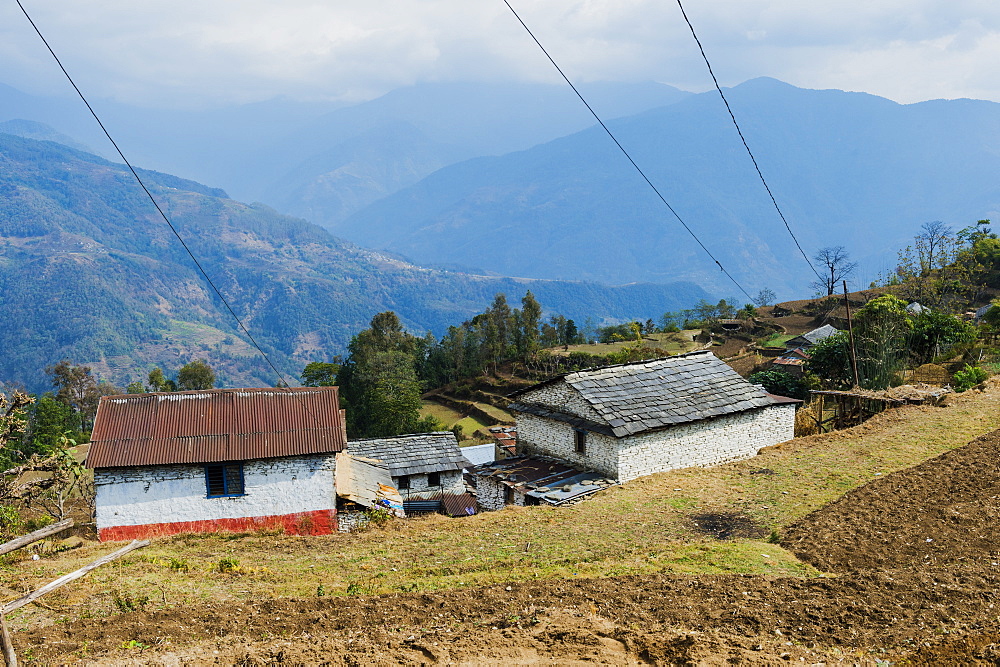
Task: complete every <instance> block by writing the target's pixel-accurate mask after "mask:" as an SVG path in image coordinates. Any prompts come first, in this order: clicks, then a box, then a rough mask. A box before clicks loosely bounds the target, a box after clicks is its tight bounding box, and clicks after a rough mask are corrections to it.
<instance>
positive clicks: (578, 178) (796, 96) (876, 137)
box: [339, 79, 1000, 294]
mask: <svg viewBox="0 0 1000 667" xmlns="http://www.w3.org/2000/svg"><path fill="white" fill-rule="evenodd" d="M728 97H729V98H730V101H731V102H732V105H733V108H734V110H735V113H736V114H737V118H738V119H739V120H740V122H741V126H742V128H743V130H744V134H745V135H746V136H747V139H748V141H749V143H750V145H751V147H752V149H753V150H754V152H755V155H756V156H757V159H758V162H759V163H760V165H761V168H762V169H763V171H764V173H765V176H766V177H767V179H768V182H769V184H770V186H771V188H772V190H773V191H774V193H775V196H776V197H777V199H778V202H779V204H780V205H781V206H782V209H783V211H784V213H785V215H786V217H787V219H788V220H789V222H790V224H791V225H792V227H793V230H794V231H795V232H796V234H797V235H798V237H799V239H800V241H801V242H802V244H803V246H804V247H805V248H806V250H807V252H810V253H811V252H813V251H815V249H817V248H819V247H822V246H827V245H845V246H847V247H848V249H849V250H850V251H851V252H852V254H853V255H854V256H855V257H856V258H858V259H862V260H863V262H864V263H867V264H877V263H878V262H880V261H882V262H885V263H886V264H887V265H888V263H889V262H890V261H891V260H892V259H893V258H894V254H895V250H896V249H897V248H899V247H901V246H902V245H905V244H906V243H907V242H908V240H909V239H910V238H911V237H912V235H913V234H914V233H915V232H916V231H917V230H918V228H919V226H920V224H921V223H923V222H926V221H929V220H943V221H945V222H947V223H949V224H954V225H956V226H965V225H966V224H970V223H972V222H974V221H975V220H976V219H979V218H983V217H990V216H991V215H995V214H996V212H997V211H1000V190H998V188H997V187H996V185H995V181H994V176H993V174H995V173H996V172H997V169H998V168H1000V151H998V150H997V147H998V146H1000V105H998V104H995V103H991V102H981V101H974V100H953V101H942V100H938V101H931V102H924V103H919V104H911V105H900V104H896V103H895V102H892V101H890V100H886V99H883V98H879V97H875V96H872V95H867V94H860V93H845V92H842V91H816V90H804V89H799V88H795V87H793V86H789V85H787V84H783V83H781V82H778V81H775V80H773V79H757V80H754V81H750V82H747V83H745V84H742V85H740V86H737V87H736V88H733V89H732V90H730V91H729V92H728ZM610 125H611V127H612V128H613V129H614V131H615V132H616V134H617V136H618V137H619V139H620V140H621V141H622V143H623V145H625V147H626V148H627V149H628V150H629V151H630V152H631V154H632V155H633V157H634V158H635V159H636V161H637V162H638V163H639V164H640V165H641V166H642V167H643V169H644V170H645V171H646V173H647V174H648V175H649V176H650V177H651V178H652V180H653V182H654V183H656V184H657V186H658V187H659V189H660V190H661V192H662V193H663V194H664V196H665V197H666V199H667V200H668V201H669V202H670V203H671V205H672V206H673V207H674V209H675V210H677V212H678V213H679V214H680V215H681V217H682V218H683V219H684V220H685V222H687V223H688V224H689V225H690V226H691V228H692V229H694V231H695V232H696V233H697V234H698V235H699V237H700V238H701V239H702V241H703V242H705V244H706V245H707V246H708V247H709V249H710V250H712V252H713V254H715V255H716V256H717V257H719V259H720V260H721V261H722V262H723V264H724V265H725V266H726V267H727V269H728V270H729V271H731V272H732V273H733V274H734V275H735V276H736V277H737V278H738V279H739V280H740V281H741V282H744V283H746V285H747V286H748V287H749V288H750V289H751V291H753V290H755V289H756V288H758V287H761V286H764V285H767V286H771V287H773V288H775V289H778V290H779V292H782V293H786V294H787V293H789V292H793V291H800V290H801V289H802V288H803V287H804V286H805V285H806V284H807V283H808V282H809V281H810V279H811V276H812V274H811V273H810V272H809V269H808V267H807V265H806V264H805V262H804V261H803V260H802V258H801V256H799V253H798V251H797V250H796V249H795V247H794V245H793V244H792V241H791V239H790V238H789V236H788V234H787V232H786V230H785V228H784V226H783V224H782V222H781V220H780V219H779V218H778V215H777V213H776V212H775V210H774V208H773V205H772V204H771V201H770V199H769V198H768V196H767V193H766V192H765V190H764V189H763V187H762V185H761V183H760V181H759V179H758V177H757V174H756V172H755V171H754V170H753V165H752V164H751V162H750V160H749V158H748V156H747V155H746V153H745V151H744V148H743V146H742V144H741V142H740V139H739V137H738V135H737V134H736V131H735V129H734V127H733V125H732V121H731V119H730V118H729V116H728V114H727V113H726V111H725V109H724V107H722V105H721V101H720V100H719V98H718V94H717V93H714V92H710V93H704V94H701V95H694V96H690V97H687V98H685V99H683V100H680V101H678V102H676V103H675V104H672V105H670V106H667V107H663V108H659V109H654V110H651V111H647V112H644V113H641V114H638V115H635V116H631V117H628V118H621V119H618V120H616V121H613V122H612V123H611V124H610ZM339 230H340V233H341V234H343V235H344V236H345V237H347V238H350V239H351V240H352V241H355V242H358V243H363V244H365V245H370V246H373V247H379V248H386V249H388V250H391V251H394V252H398V253H401V254H403V255H405V256H406V257H408V258H410V259H411V260H413V261H417V262H421V263H429V264H436V263H441V264H447V263H461V255H462V253H463V251H464V250H465V249H466V248H467V247H476V246H479V247H483V246H488V247H509V248H511V249H514V250H516V251H514V252H510V253H504V254H500V255H499V256H498V258H497V261H496V262H495V263H494V265H493V268H494V269H495V270H497V271H499V272H502V273H505V274H514V275H526V276H537V277H546V278H553V279H560V278H567V277H570V276H572V277H574V278H578V279H579V278H582V279H590V280H598V281H602V282H612V283H613V282H622V281H625V280H647V281H653V282H662V281H667V280H674V279H686V280H694V281H698V282H700V283H702V284H704V285H705V286H706V287H707V288H709V289H716V290H731V289H733V288H732V285H731V283H727V281H726V280H725V278H724V277H722V276H721V274H720V272H719V271H718V269H717V267H715V265H714V264H713V263H712V262H711V260H710V259H709V258H708V257H707V256H706V255H705V254H704V253H703V252H702V251H701V250H700V249H699V248H698V247H697V245H696V244H695V243H694V241H693V240H692V239H691V238H690V237H689V236H688V235H687V233H686V232H685V231H684V230H683V228H682V227H681V226H680V225H679V224H678V223H677V221H676V220H675V219H673V217H672V216H671V214H670V213H669V211H667V210H666V209H665V207H663V205H662V203H661V202H660V201H659V200H658V199H657V198H656V196H655V194H653V193H652V191H651V190H650V189H649V187H648V186H647V185H646V184H645V183H644V182H642V180H641V178H640V177H639V176H638V174H636V173H635V172H634V170H632V168H631V166H630V165H629V164H628V163H627V161H626V160H625V158H624V157H623V156H622V155H621V154H620V153H618V152H617V149H616V148H615V147H614V145H613V144H612V143H610V141H609V139H608V138H607V137H606V136H605V135H603V132H602V131H601V130H600V128H590V129H587V130H584V131H581V132H579V133H576V134H574V135H571V136H568V137H563V138H559V139H555V140H553V141H550V142H548V143H546V144H542V145H540V146H536V147H533V148H531V149H529V150H525V151H522V152H518V153H511V154H508V155H504V156H501V157H480V158H476V159H473V160H469V161H466V162H462V163H458V164H455V165H451V166H449V167H445V168H443V169H441V170H440V171H438V172H435V173H434V174H432V175H430V176H428V177H427V178H425V179H423V180H422V181H420V182H419V183H416V184H414V185H413V186H411V187H409V188H406V189H404V190H401V191H400V192H398V193H396V194H394V195H390V196H389V197H386V198H384V199H382V200H380V201H378V202H375V203H373V204H372V205H370V206H369V207H367V208H366V209H364V210H363V211H361V212H359V213H358V214H356V215H355V216H352V218H350V219H349V220H347V221H346V222H345V223H343V224H342V225H341V226H340V227H339ZM598 248H599V252H595V250H596V249H598ZM665 260H668V261H665Z"/></svg>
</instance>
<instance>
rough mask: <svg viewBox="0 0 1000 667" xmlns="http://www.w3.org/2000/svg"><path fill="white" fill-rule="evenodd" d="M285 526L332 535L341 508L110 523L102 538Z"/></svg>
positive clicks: (301, 532) (296, 531) (288, 532)
mask: <svg viewBox="0 0 1000 667" xmlns="http://www.w3.org/2000/svg"><path fill="white" fill-rule="evenodd" d="M278 529H281V530H283V531H284V532H285V534H286V535H330V534H332V533H336V532H337V511H336V510H316V511H314V512H297V513H295V514H280V515H274V516H251V517H241V518H239V519H207V520H204V521H177V522H174V523H147V524H142V525H139V526H109V527H108V528H101V529H100V531H98V538H99V539H100V540H101V541H102V542H121V541H125V540H137V539H149V538H151V537H164V536H166V535H177V534H178V533H246V532H253V531H257V530H278Z"/></svg>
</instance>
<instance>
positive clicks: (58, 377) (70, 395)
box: [45, 359, 121, 431]
mask: <svg viewBox="0 0 1000 667" xmlns="http://www.w3.org/2000/svg"><path fill="white" fill-rule="evenodd" d="M45 373H46V374H47V375H48V376H49V377H50V378H51V379H52V386H53V387H54V388H55V389H56V394H55V396H56V399H57V400H59V401H61V402H62V403H64V404H66V405H68V406H70V407H71V408H73V409H74V410H76V411H77V412H79V413H80V415H81V421H82V428H83V430H84V431H90V428H91V426H92V425H93V423H94V416H95V415H96V414H97V404H98V403H99V402H100V400H101V397H102V396H110V395H112V394H120V393H121V390H120V389H118V388H117V387H115V386H114V385H112V384H110V383H107V382H99V381H98V380H97V378H96V377H94V375H93V374H92V372H91V368H90V366H77V365H75V364H74V363H73V362H71V361H69V360H68V359H63V360H62V361H60V362H58V363H56V364H53V365H52V366H49V367H47V368H46V369H45Z"/></svg>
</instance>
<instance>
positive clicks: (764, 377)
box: [747, 369, 809, 400]
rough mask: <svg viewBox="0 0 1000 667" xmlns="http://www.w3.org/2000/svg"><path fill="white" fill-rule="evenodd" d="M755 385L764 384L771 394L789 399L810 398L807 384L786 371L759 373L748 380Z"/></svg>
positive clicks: (772, 370)
mask: <svg viewBox="0 0 1000 667" xmlns="http://www.w3.org/2000/svg"><path fill="white" fill-rule="evenodd" d="M747 379H748V380H749V381H750V382H752V383H753V384H762V385H764V389H766V390H767V391H768V392H769V393H772V394H777V395H778V396H787V397H789V398H799V399H802V400H805V399H806V398H808V397H809V390H808V389H807V388H806V384H805V382H803V380H802V379H801V378H799V377H797V376H795V375H791V374H789V373H786V372H784V371H779V370H777V369H771V370H767V371H759V372H757V373H754V374H753V375H751V376H750V377H749V378H747Z"/></svg>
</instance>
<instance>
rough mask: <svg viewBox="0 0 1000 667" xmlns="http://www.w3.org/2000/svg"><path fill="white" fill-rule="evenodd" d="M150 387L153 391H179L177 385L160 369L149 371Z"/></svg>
mask: <svg viewBox="0 0 1000 667" xmlns="http://www.w3.org/2000/svg"><path fill="white" fill-rule="evenodd" d="M147 380H148V381H149V386H150V388H151V389H152V390H153V391H177V383H175V382H174V381H173V380H168V379H167V377H166V376H165V375H164V374H163V371H162V370H160V369H159V368H154V369H153V370H151V371H149V377H148V378H147Z"/></svg>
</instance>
